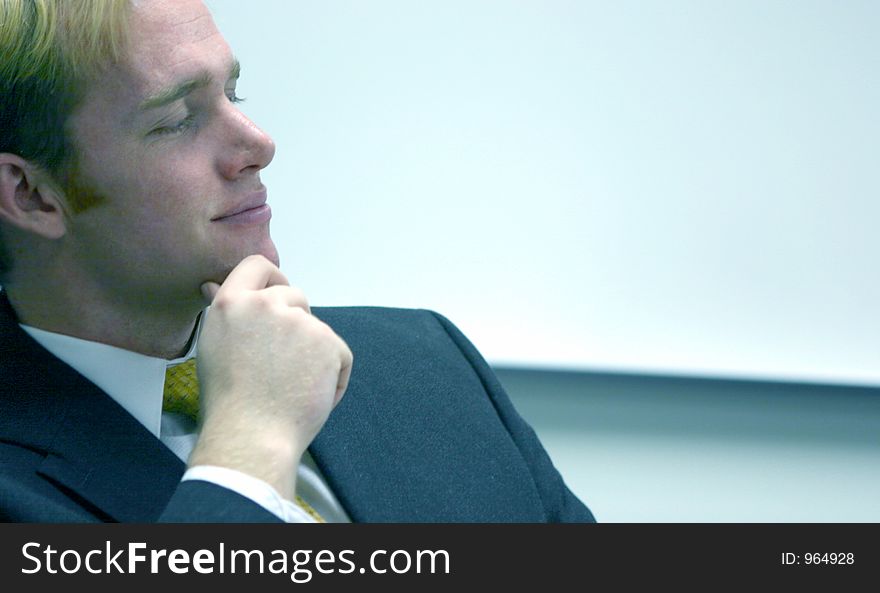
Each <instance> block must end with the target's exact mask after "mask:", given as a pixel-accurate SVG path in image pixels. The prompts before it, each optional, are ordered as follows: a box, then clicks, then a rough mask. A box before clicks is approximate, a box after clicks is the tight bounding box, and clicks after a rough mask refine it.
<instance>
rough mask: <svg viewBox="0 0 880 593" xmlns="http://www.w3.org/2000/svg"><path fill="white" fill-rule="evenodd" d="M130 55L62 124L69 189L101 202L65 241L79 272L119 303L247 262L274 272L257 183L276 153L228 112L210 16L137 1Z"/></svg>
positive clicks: (228, 95) (224, 61)
mask: <svg viewBox="0 0 880 593" xmlns="http://www.w3.org/2000/svg"><path fill="white" fill-rule="evenodd" d="M127 56H128V58H127V59H126V60H124V61H123V63H121V64H119V65H115V66H114V67H112V68H111V69H110V70H109V71H107V72H106V74H105V75H104V76H103V77H102V78H101V79H100V80H98V81H97V82H96V83H94V84H92V85H91V86H90V87H89V88H88V90H87V92H86V95H85V98H84V100H83V103H82V105H81V106H80V107H79V108H78V109H77V111H76V112H75V113H74V115H73V116H72V117H71V119H70V121H69V130H70V133H71V137H72V139H73V144H74V147H75V150H76V155H77V159H78V166H77V169H76V175H75V179H76V181H75V184H76V186H78V188H77V190H76V193H79V194H86V195H85V196H80V198H81V199H82V198H83V197H84V198H85V199H86V201H93V202H95V203H98V204H99V205H97V206H94V207H92V208H90V209H87V210H85V211H83V212H81V213H79V214H76V215H73V216H72V217H71V219H70V221H69V225H68V233H67V236H66V237H65V239H64V241H65V248H67V249H69V250H70V251H69V253H71V254H72V255H73V259H72V261H74V262H75V265H76V266H77V267H78V268H79V273H80V274H81V276H82V277H83V278H87V279H88V280H87V281H88V282H89V283H96V284H94V285H96V286H99V287H100V290H101V291H103V292H104V293H105V294H107V295H109V296H111V297H112V298H116V299H119V300H120V301H121V302H129V303H131V302H132V301H140V302H142V303H150V304H152V305H153V306H173V305H174V304H175V303H176V302H179V301H180V300H181V299H184V300H192V299H194V298H197V297H198V295H199V286H200V285H201V283H202V282H204V281H206V280H214V281H216V282H222V281H223V279H224V278H225V277H226V275H227V274H228V273H229V271H230V270H231V269H232V268H233V267H234V266H235V265H236V264H237V263H238V262H239V261H241V260H242V259H243V258H244V257H245V256H247V255H250V254H262V255H264V256H266V257H267V258H269V259H270V260H271V261H273V262H275V263H276V264H277V263H278V254H277V251H276V249H275V246H274V244H273V243H272V240H271V239H270V237H269V217H270V216H271V214H270V212H269V210H268V206H260V205H261V204H262V203H263V202H264V201H265V198H266V193H265V188H264V187H263V185H262V184H261V182H260V177H259V171H260V169H262V168H263V167H265V166H266V165H268V164H269V162H270V161H271V160H272V157H273V155H274V152H275V147H274V144H273V143H272V140H271V139H270V138H269V137H268V136H267V135H266V134H264V133H263V132H262V131H261V130H260V129H258V128H257V127H256V126H255V125H254V124H253V123H251V122H250V121H249V120H248V119H247V118H246V117H245V116H244V115H242V114H241V113H240V112H239V110H238V109H237V108H236V105H235V104H234V103H235V99H236V97H235V84H236V80H235V79H236V78H237V68H236V62H235V59H234V58H233V55H232V52H231V51H230V49H229V46H228V45H227V44H226V42H225V40H224V39H223V37H222V36H221V35H220V33H219V31H218V30H217V29H216V27H215V26H214V23H213V21H212V19H211V16H210V14H209V12H208V10H207V8H206V7H205V6H204V5H203V4H202V3H201V1H200V0H146V1H145V0H142V1H140V2H138V3H136V6H135V7H134V9H133V15H132V19H131V29H130V47H129V49H128V51H127ZM71 197H72V196H71ZM242 210H245V211H244V212H241V211H242ZM236 212H241V213H240V214H237V215H235V213H236ZM230 215H231V216H230Z"/></svg>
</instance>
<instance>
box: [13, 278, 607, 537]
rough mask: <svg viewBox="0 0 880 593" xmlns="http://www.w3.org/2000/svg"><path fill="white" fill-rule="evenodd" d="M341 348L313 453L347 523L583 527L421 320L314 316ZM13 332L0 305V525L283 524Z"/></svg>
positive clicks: (523, 437)
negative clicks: (344, 357) (340, 391)
mask: <svg viewBox="0 0 880 593" xmlns="http://www.w3.org/2000/svg"><path fill="white" fill-rule="evenodd" d="M312 311H313V313H314V314H315V315H316V316H318V317H319V318H321V319H322V320H323V321H325V322H326V323H328V324H329V325H330V326H331V327H333V329H334V330H335V331H336V332H337V333H338V334H339V335H340V336H341V337H342V338H343V339H344V340H345V341H346V342H347V343H348V345H349V347H350V348H351V350H352V352H353V353H354V367H353V370H352V374H351V380H350V383H349V387H348V390H347V392H346V395H345V397H344V398H343V399H342V401H341V402H340V404H339V405H338V406H337V407H336V409H335V410H334V411H333V413H332V414H331V415H330V419H329V420H328V421H327V423H326V424H325V426H324V428H323V429H322V430H321V432H320V434H319V435H318V436H317V437H316V438H315V440H314V442H313V443H312V446H311V447H310V451H311V453H312V456H313V457H314V459H315V461H316V462H317V464H318V466H319V467H320V468H321V471H322V472H323V473H324V475H325V477H326V478H327V480H328V482H329V484H330V487H331V488H332V489H333V491H334V492H335V493H336V495H337V496H338V498H339V500H340V502H341V503H342V505H343V506H344V507H345V509H346V511H348V513H349V516H350V517H351V518H352V520H353V521H356V522H545V521H549V522H561V521H566V522H568V521H572V522H574V521H578V522H579V521H592V520H593V516H592V514H591V513H590V511H589V510H588V509H587V507H585V506H584V505H583V503H582V502H581V501H579V500H578V499H577V498H576V497H575V496H574V495H573V494H572V493H571V492H570V491H569V489H568V488H567V487H566V485H565V484H564V483H563V480H562V478H561V477H560V475H559V473H558V472H557V470H556V469H555V468H554V467H553V465H552V463H551V461H550V459H549V458H548V456H547V454H546V453H545V451H544V449H543V447H542V446H541V444H540V443H539V442H538V439H537V437H536V436H535V434H534V432H533V431H532V429H531V428H530V427H529V426H528V425H527V424H526V423H525V422H524V421H523V419H522V418H521V417H520V416H519V415H518V414H517V412H516V411H515V410H514V408H513V406H512V405H511V402H510V400H509V399H508V397H507V395H506V394H505V393H504V389H503V388H502V387H501V385H500V384H499V382H498V380H497V379H496V377H495V375H494V374H493V373H492V371H491V370H490V368H489V366H488V365H487V364H486V362H485V361H484V360H483V358H482V357H481V356H480V354H479V353H478V352H477V351H476V349H475V348H474V347H473V346H472V345H471V343H470V342H469V341H468V340H467V339H466V338H465V337H464V336H463V335H462V334H461V333H460V332H459V331H458V330H457V329H456V328H455V327H454V326H453V325H452V324H451V323H450V322H449V321H448V320H446V319H445V318H443V317H442V316H440V315H437V314H436V313H432V312H430V311H422V310H401V309H385V308H370V307H363V308H319V307H315V308H313V310H312ZM184 469H185V468H184V464H183V463H182V462H181V461H180V460H179V459H178V458H177V457H176V456H175V455H174V454H173V453H172V452H171V451H170V450H169V449H168V448H167V447H165V445H163V444H162V443H161V442H160V441H159V440H158V439H157V438H156V437H154V436H153V435H152V434H150V433H149V432H148V431H147V430H146V429H145V428H144V427H143V426H142V425H141V424H140V423H138V422H137V421H136V420H135V419H134V418H133V417H132V416H130V415H129V414H128V413H127V412H125V411H124V410H123V409H122V408H121V407H120V406H119V405H118V404H116V402H114V401H113V400H112V399H111V398H110V397H109V396H108V395H107V394H106V393H104V392H103V391H101V390H100V389H99V388H98V387H96V386H95V385H94V384H93V383H91V382H90V381H88V380H87V379H85V378H84V377H83V376H81V375H80V374H79V373H77V372H76V371H74V370H73V369H71V368H70V367H69V366H67V365H66V364H65V363H63V362H62V361H60V360H59V359H58V358H56V357H55V356H53V355H52V354H50V353H49V352H48V351H46V350H45V349H44V348H43V347H42V346H40V345H39V344H38V343H37V342H35V341H34V340H33V339H31V337H30V336H29V335H27V333H26V332H24V331H22V329H21V328H20V327H19V326H18V324H17V320H16V317H15V314H14V312H13V310H12V308H11V307H10V306H9V302H8V300H7V299H6V297H5V295H4V294H2V293H0V520H3V521H16V522H53V523H54V522H91V521H121V522H138V523H144V522H153V521H170V522H190V521H194V522H227V521H229V522H259V521H277V519H276V518H275V517H274V516H273V515H271V514H270V513H268V512H267V511H265V510H263V509H262V508H261V507H259V506H258V505H256V504H254V503H252V502H251V501H249V500H247V499H245V498H243V497H241V496H239V495H238V494H235V493H234V492H231V491H229V490H227V489H225V488H222V487H219V486H216V485H213V484H209V483H207V482H202V481H187V482H183V483H181V482H180V477H181V475H182V474H183V471H184Z"/></svg>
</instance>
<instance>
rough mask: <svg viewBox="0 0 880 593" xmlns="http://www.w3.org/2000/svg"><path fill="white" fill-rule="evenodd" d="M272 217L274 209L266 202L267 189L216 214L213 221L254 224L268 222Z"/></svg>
mask: <svg viewBox="0 0 880 593" xmlns="http://www.w3.org/2000/svg"><path fill="white" fill-rule="evenodd" d="M270 218H272V209H271V208H270V207H269V204H267V203H266V189H265V188H263V189H261V190H260V191H258V192H256V193H254V194H251V195H250V196H249V197H248V199H247V200H245V201H244V202H242V203H240V204H237V205H236V206H235V207H233V208H232V209H230V210H227V211H226V212H224V213H223V214H221V215H220V216H215V217H214V218H212V219H211V222H226V223H235V224H253V223H259V222H267V221H268V220H269V219H270Z"/></svg>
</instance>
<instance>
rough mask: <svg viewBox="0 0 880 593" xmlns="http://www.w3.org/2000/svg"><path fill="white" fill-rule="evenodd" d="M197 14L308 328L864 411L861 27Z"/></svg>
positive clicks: (280, 5)
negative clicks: (410, 320)
mask: <svg viewBox="0 0 880 593" xmlns="http://www.w3.org/2000/svg"><path fill="white" fill-rule="evenodd" d="M209 5H210V6H211V7H212V8H213V10H214V13H215V16H216V20H217V22H218V25H219V26H220V28H221V30H222V31H223V32H224V33H225V35H226V37H227V38H228V40H229V41H230V43H231V44H232V46H233V49H234V50H235V52H236V53H237V54H238V56H239V58H240V59H241V61H242V64H243V76H242V79H241V84H240V91H241V94H242V95H243V96H245V97H246V98H247V103H245V104H244V109H245V111H246V112H247V113H248V114H250V115H251V116H252V117H253V118H254V119H255V121H256V122H257V123H258V124H260V125H262V126H263V127H264V128H266V129H267V130H268V131H269V132H270V133H271V134H272V135H273V136H274V137H275V139H276V141H277V143H278V153H277V156H276V159H275V162H274V163H273V164H272V165H271V166H270V167H269V168H268V169H267V170H266V172H265V176H264V178H265V180H266V182H267V185H268V186H269V190H270V203H271V205H272V207H273V211H274V212H275V217H274V219H273V230H274V236H275V238H276V241H277V242H278V244H279V247H280V249H281V255H282V267H283V269H284V271H285V272H286V273H287V274H288V275H289V277H291V278H292V280H293V281H294V282H295V283H297V284H299V285H300V286H301V287H302V288H303V289H304V290H305V292H306V294H307V295H309V296H310V298H311V299H312V301H313V302H314V303H315V304H327V305H329V304H375V305H399V306H409V307H427V308H433V309H437V310H439V311H441V312H443V313H444V314H446V315H447V316H448V317H449V318H450V319H452V320H453V321H455V322H456V323H457V324H458V325H460V326H461V328H462V329H463V330H464V331H465V333H467V334H468V335H469V336H470V337H471V338H472V339H473V340H474V342H475V343H476V344H477V345H478V346H479V347H480V349H481V350H482V351H483V352H484V353H485V354H486V356H487V357H488V358H489V359H490V360H492V361H493V362H495V363H498V364H522V365H528V366H539V367H550V368H573V369H587V370H597V369H598V370H603V369H604V370H615V369H616V370H624V371H628V372H631V371H635V372H640V371H643V372H659V373H665V372H674V373H686V374H687V373H695V374H699V375H703V374H712V375H716V376H726V377H759V378H772V379H791V380H797V381H809V380H815V381H840V382H844V383H863V384H874V385H880V366H878V364H877V361H878V360H880V341H878V340H877V339H876V336H877V333H878V332H877V330H878V321H877V320H878V319H880V275H878V274H877V273H876V264H875V259H876V254H877V253H880V233H877V232H876V221H877V220H878V219H880V199H878V198H880V176H878V175H877V172H876V171H877V155H878V154H880V150H878V149H880V140H878V139H880V117H878V115H877V113H878V112H877V105H880V63H878V56H880V36H878V35H877V34H876V28H877V23H878V22H880V3H878V2H873V1H856V0H843V1H831V0H827V1H816V0H797V1H795V0H790V1H788V0H786V1H782V0H741V1H737V2H729V1H726V0H723V1H722V0H664V1H659V0H657V1H651V0H640V1H633V0H623V1H620V2H606V1H587V0H577V1H576V0H540V1H539V0H419V1H417V2H413V1H410V0H370V1H369V2H364V1H359V0H320V1H318V0H310V1H304V0H260V2H255V3H242V2H239V1H238V0H211V1H210V2H209Z"/></svg>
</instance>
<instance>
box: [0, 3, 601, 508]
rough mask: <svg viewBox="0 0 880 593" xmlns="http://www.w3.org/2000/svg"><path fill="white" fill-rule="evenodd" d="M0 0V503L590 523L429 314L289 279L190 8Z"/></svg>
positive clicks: (215, 54) (211, 40) (472, 356)
mask: <svg viewBox="0 0 880 593" xmlns="http://www.w3.org/2000/svg"><path fill="white" fill-rule="evenodd" d="M0 2H2V7H3V8H2V10H3V13H2V15H0V19H2V22H0V49H2V52H3V55H2V64H3V65H2V66H0V68H2V81H0V84H2V89H0V90H2V95H0V109H2V112H0V115H2V117H0V121H2V128H0V135H2V140H0V236H2V243H0V247H2V252H3V256H4V257H3V262H2V263H3V269H2V284H3V287H4V291H3V293H2V295H0V356H2V358H0V381H2V383H0V410H2V412H0V518H3V519H5V520H7V521H51V522H57V521H124V522H146V521H211V522H213V521H235V522H244V521H282V520H284V521H304V522H305V521H312V520H318V521H322V520H327V521H361V522H379V521H397V522H412V521H434V522H445V521H481V522H485V521H517V522H540V521H591V520H592V519H593V517H592V515H591V514H590V512H589V510H588V509H587V508H586V507H585V506H584V505H583V504H582V503H581V502H580V501H579V500H577V498H575V497H574V496H573V495H572V493H571V492H570V491H569V490H568V488H567V487H566V486H565V484H564V483H563V481H562V479H561V477H560V476H559V474H558V472H557V471H556V470H555V468H554V467H553V465H552V463H551V462H550V460H549V458H548V457H547V455H546V453H545V452H544V450H543V448H542V447H541V445H540V443H539V442H538V440H537V438H536V437H535V435H534V433H533V432H532V431H531V429H530V428H529V427H528V426H527V425H526V424H525V423H524V422H523V420H522V419H521V418H520V417H519V416H518V415H517V414H516V412H515V411H514V409H513V408H512V406H511V404H510V402H509V400H508V399H507V396H506V395H505V394H504V392H503V389H502V388H501V386H500V385H499V384H498V382H497V380H496V379H495V377H494V376H493V374H492V373H491V371H490V370H489V368H488V366H487V365H486V363H485V361H483V359H482V358H481V357H480V356H479V354H478V353H477V352H476V351H475V350H474V348H473V346H472V345H471V344H470V343H469V342H468V341H467V340H466V339H465V338H464V336H462V335H461V333H460V332H458V330H457V329H456V328H455V327H454V326H452V325H451V324H450V323H449V322H448V321H447V320H445V319H444V318H442V317H440V316H438V315H436V314H433V313H430V312H427V311H405V310H392V309H372V308H360V309H356V308H355V309H349V308H338V309H315V310H314V311H311V310H310V307H309V304H308V302H307V300H306V298H305V296H304V295H303V294H302V292H301V291H299V290H298V289H296V288H294V287H292V286H290V285H289V283H288V280H287V278H285V276H284V275H283V274H282V272H281V271H280V270H279V268H278V264H279V262H278V254H277V252H276V250H275V246H274V244H273V243H272V240H271V238H270V235H269V221H270V218H271V210H270V209H269V207H268V205H267V193H266V189H265V188H264V187H263V185H262V184H261V182H260V176H259V173H260V170H261V169H263V168H264V167H265V166H267V165H268V164H269V162H270V161H271V160H272V157H273V154H274V145H273V143H272V141H271V139H270V138H269V137H268V136H267V135H266V134H265V133H263V132H262V131H261V130H260V129H259V128H257V127H256V126H255V125H254V124H253V123H251V122H250V121H249V120H248V119H247V118H246V117H244V115H242V114H241V112H239V111H238V109H237V108H236V106H235V103H236V101H237V98H236V95H235V86H236V80H237V78H238V74H239V65H238V63H237V61H236V60H235V58H234V56H233V54H232V52H231V50H230V48H229V47H228V46H227V44H226V42H225V41H224V39H223V37H222V36H221V35H220V33H219V32H218V31H217V29H216V27H215V25H214V23H213V21H212V19H211V16H210V14H209V12H208V10H207V9H206V7H205V6H204V5H203V4H202V3H201V1H200V0H140V1H138V2H127V1H124V0H79V1H75V2H74V1H66V0H30V1H27V0H0ZM208 304H210V305H211V306H210V308H209V309H208V310H207V313H204V314H203V312H204V310H205V307H206V305H208ZM331 328H332V329H331ZM196 352H197V354H198V386H199V389H198V392H199V395H198V398H199V399H198V412H197V413H198V417H197V420H194V419H191V418H188V417H187V416H186V415H184V414H182V413H180V412H179V411H164V412H163V411H162V400H163V395H162V394H163V390H167V389H168V383H165V380H166V379H165V378H166V374H168V375H169V376H170V374H171V373H172V372H173V371H174V369H185V368H187V364H188V363H184V362H183V361H185V360H190V359H194V356H195V354H196ZM352 353H354V356H353V354H352ZM354 358H356V359H357V363H354V364H353V359H354ZM173 382H174V381H173V380H169V383H173ZM163 383H165V384H164V385H163ZM190 383H192V381H191V382H190ZM343 394H345V397H344V398H343ZM190 395H191V394H187V395H183V396H181V397H182V398H183V399H185V400H186V401H189V402H192V401H194V400H189V399H187V398H189V396H190ZM331 411H332V414H331Z"/></svg>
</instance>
